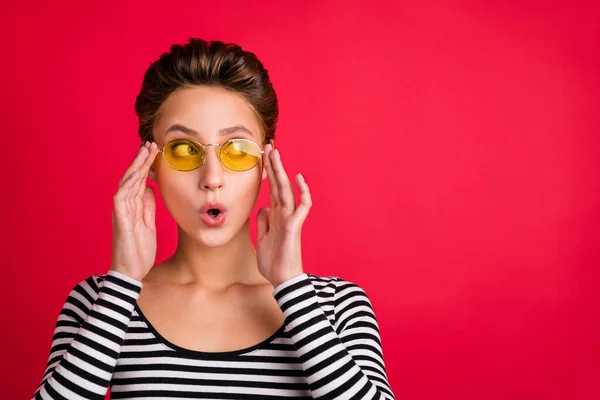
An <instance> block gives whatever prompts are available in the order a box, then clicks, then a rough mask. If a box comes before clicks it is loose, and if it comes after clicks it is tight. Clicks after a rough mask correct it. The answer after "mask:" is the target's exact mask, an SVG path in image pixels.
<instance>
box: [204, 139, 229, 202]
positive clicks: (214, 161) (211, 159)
mask: <svg viewBox="0 0 600 400" xmlns="http://www.w3.org/2000/svg"><path fill="white" fill-rule="evenodd" d="M218 151H219V147H217V146H214V148H213V146H207V147H206V155H205V156H204V157H205V159H204V164H203V165H202V166H200V170H201V175H200V188H201V189H203V190H208V191H215V190H218V189H220V188H221V187H222V186H223V177H224V171H223V166H222V165H221V161H220V160H219V156H218V154H217V152H218Z"/></svg>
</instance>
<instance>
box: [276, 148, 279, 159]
mask: <svg viewBox="0 0 600 400" xmlns="http://www.w3.org/2000/svg"><path fill="white" fill-rule="evenodd" d="M275 155H276V156H277V158H279V150H278V149H275Z"/></svg>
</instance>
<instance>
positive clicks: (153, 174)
mask: <svg viewBox="0 0 600 400" xmlns="http://www.w3.org/2000/svg"><path fill="white" fill-rule="evenodd" d="M148 178H150V180H151V181H152V182H154V183H156V171H154V165H153V166H151V167H150V170H149V171H148Z"/></svg>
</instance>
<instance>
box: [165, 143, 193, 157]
mask: <svg viewBox="0 0 600 400" xmlns="http://www.w3.org/2000/svg"><path fill="white" fill-rule="evenodd" d="M171 152H172V153H173V156H175V157H189V156H196V155H198V153H199V151H198V149H197V147H196V146H195V145H194V143H192V142H190V141H187V140H178V141H176V142H174V143H173V144H172V145H171Z"/></svg>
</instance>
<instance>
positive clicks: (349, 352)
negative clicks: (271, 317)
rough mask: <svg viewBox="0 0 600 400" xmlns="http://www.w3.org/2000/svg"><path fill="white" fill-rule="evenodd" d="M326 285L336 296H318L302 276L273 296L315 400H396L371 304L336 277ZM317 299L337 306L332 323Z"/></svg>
mask: <svg viewBox="0 0 600 400" xmlns="http://www.w3.org/2000/svg"><path fill="white" fill-rule="evenodd" d="M328 284H329V285H330V286H333V295H332V296H330V295H329V294H328V293H325V291H324V290H320V294H317V291H316V290H315V286H314V285H313V284H312V283H311V278H310V277H309V275H308V274H302V275H298V276H296V277H294V278H292V279H289V280H287V281H285V282H283V283H282V284H280V285H279V286H277V288H275V290H274V291H273V296H274V297H275V299H276V300H277V303H278V304H279V306H280V307H281V310H282V311H283V315H284V317H285V329H286V332H287V333H288V335H289V336H290V338H291V340H292V343H293V344H294V347H295V348H296V350H297V352H298V355H299V357H300V362H301V363H302V367H303V369H304V372H305V374H306V377H307V380H308V384H309V388H310V391H311V394H312V397H313V398H317V399H345V400H348V399H365V400H366V399H381V400H384V399H387V400H391V399H394V395H393V393H392V390H391V387H390V385H389V383H388V380H387V376H386V370H385V365H384V361H383V351H382V347H381V341H380V334H379V327H378V324H377V319H376V317H375V313H374V311H373V308H372V305H371V302H370V300H369V298H368V297H367V295H366V293H365V292H364V290H363V289H362V288H360V287H359V286H358V285H356V284H354V283H351V282H347V281H344V280H341V279H339V278H337V277H334V278H331V279H330V281H329V283H328ZM330 297H333V298H330ZM319 298H322V301H326V302H328V303H330V304H332V305H333V314H334V315H333V320H332V321H331V320H330V319H328V316H327V315H328V314H329V315H331V311H329V312H327V310H325V309H324V307H323V306H322V304H321V302H320V301H319ZM323 299H324V300H323Z"/></svg>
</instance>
